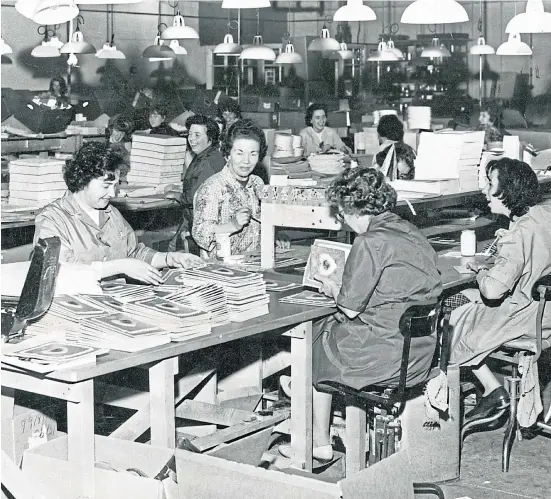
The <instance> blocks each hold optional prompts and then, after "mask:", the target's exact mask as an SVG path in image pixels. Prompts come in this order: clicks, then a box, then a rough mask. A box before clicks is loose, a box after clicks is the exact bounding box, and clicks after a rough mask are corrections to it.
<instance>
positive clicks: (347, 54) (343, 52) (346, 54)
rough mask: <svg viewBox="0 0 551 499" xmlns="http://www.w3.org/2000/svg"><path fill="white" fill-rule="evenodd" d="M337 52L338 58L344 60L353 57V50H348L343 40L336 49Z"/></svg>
mask: <svg viewBox="0 0 551 499" xmlns="http://www.w3.org/2000/svg"><path fill="white" fill-rule="evenodd" d="M337 54H339V56H340V58H341V59H342V60H344V61H349V60H351V59H354V51H353V50H350V49H349V48H348V46H347V45H346V43H345V42H341V48H340V50H337Z"/></svg>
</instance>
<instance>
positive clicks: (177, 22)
mask: <svg viewBox="0 0 551 499" xmlns="http://www.w3.org/2000/svg"><path fill="white" fill-rule="evenodd" d="M177 7H178V2H176V4H175V5H174V20H173V21H172V26H169V27H168V28H166V29H165V30H163V32H162V33H161V39H162V40H193V39H197V38H199V34H198V33H197V31H195V30H194V29H193V28H192V27H191V26H186V22H185V21H184V16H182V15H181V14H180V11H179V10H176V9H177Z"/></svg>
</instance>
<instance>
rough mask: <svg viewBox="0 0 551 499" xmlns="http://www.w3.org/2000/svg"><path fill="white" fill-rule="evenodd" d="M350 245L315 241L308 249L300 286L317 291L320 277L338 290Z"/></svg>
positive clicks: (320, 240) (321, 240)
mask: <svg viewBox="0 0 551 499" xmlns="http://www.w3.org/2000/svg"><path fill="white" fill-rule="evenodd" d="M351 248H352V246H351V245H350V244H345V243H339V242H336V241H325V240H323V239H316V240H315V241H314V244H313V245H312V247H311V249H310V258H308V263H307V264H306V270H305V271H304V277H303V280H302V284H304V285H305V286H310V287H312V288H317V289H319V287H320V281H319V280H317V279H315V278H314V277H320V278H324V279H329V280H331V281H333V282H334V283H335V284H337V286H338V287H339V288H340V287H341V284H342V275H343V272H344V265H345V263H346V259H347V258H348V255H349V254H350V249H351Z"/></svg>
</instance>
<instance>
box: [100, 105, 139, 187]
mask: <svg viewBox="0 0 551 499" xmlns="http://www.w3.org/2000/svg"><path fill="white" fill-rule="evenodd" d="M133 131H134V122H133V120H131V119H130V118H128V117H125V116H123V115H121V114H116V115H115V116H113V117H112V118H111V119H110V120H109V123H108V125H107V128H106V129H105V136H106V138H107V140H108V142H109V147H110V148H111V149H113V150H114V151H116V152H117V153H118V154H120V155H121V156H122V158H123V163H124V165H122V166H121V183H125V182H126V175H127V174H128V172H129V171H130V150H131V149H132V132H133Z"/></svg>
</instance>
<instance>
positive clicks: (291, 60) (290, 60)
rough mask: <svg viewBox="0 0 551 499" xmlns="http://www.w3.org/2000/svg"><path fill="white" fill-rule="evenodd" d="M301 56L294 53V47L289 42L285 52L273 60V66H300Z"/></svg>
mask: <svg viewBox="0 0 551 499" xmlns="http://www.w3.org/2000/svg"><path fill="white" fill-rule="evenodd" d="M303 62H304V61H303V60H302V56H301V55H300V54H297V53H296V52H295V47H294V46H293V44H292V43H291V42H287V45H285V52H282V53H281V54H279V55H278V56H277V58H276V60H275V64H302V63H303Z"/></svg>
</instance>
